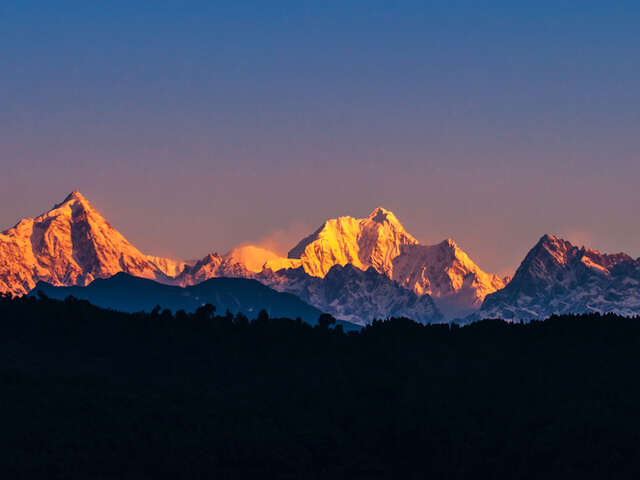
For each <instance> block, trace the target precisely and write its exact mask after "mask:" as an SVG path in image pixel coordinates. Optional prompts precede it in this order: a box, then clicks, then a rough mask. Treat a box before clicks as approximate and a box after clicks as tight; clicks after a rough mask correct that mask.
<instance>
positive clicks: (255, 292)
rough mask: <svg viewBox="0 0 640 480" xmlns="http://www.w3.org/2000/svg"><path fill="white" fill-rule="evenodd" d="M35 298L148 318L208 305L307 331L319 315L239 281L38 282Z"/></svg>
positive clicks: (290, 298)
mask: <svg viewBox="0 0 640 480" xmlns="http://www.w3.org/2000/svg"><path fill="white" fill-rule="evenodd" d="M39 293H43V294H45V295H46V296H47V297H50V298H56V299H60V300H64V299H65V298H67V297H69V296H72V297H75V298H78V299H82V300H88V301H89V302H91V303H92V304H94V305H97V306H99V307H103V308H109V309H112V310H118V311H121V312H129V313H133V312H151V311H152V310H153V309H154V308H156V306H158V307H160V308H161V309H169V310H171V311H172V312H174V313H175V312H177V311H179V310H184V311H185V312H189V313H190V312H195V311H196V310H197V309H198V308H199V307H201V306H203V305H206V304H210V305H213V306H214V307H215V308H216V311H217V312H218V314H220V315H224V314H225V312H226V311H229V312H231V313H232V314H237V313H242V314H243V315H246V316H247V317H248V318H250V319H253V318H255V317H256V316H257V315H258V313H259V312H260V311H261V310H265V311H266V312H267V314H268V315H270V316H271V317H273V318H293V319H295V318H301V319H302V320H304V321H305V322H307V323H309V324H311V325H315V324H316V323H317V321H318V318H319V317H320V315H322V313H323V312H321V311H320V310H318V309H317V308H314V307H312V306H310V305H308V304H306V303H304V302H303V301H302V300H300V299H299V298H298V297H296V296H295V295H292V294H290V293H281V292H276V291H275V290H272V289H271V288H269V287H266V286H264V285H263V284H261V283H260V282H258V281H256V280H250V279H245V278H212V279H209V280H206V281H204V282H202V283H199V284H197V285H193V286H190V287H186V288H182V287H177V286H171V285H163V284H160V283H158V282H154V281H153V280H147V279H144V278H138V277H133V276H131V275H127V274H126V273H118V274H117V275H114V276H113V277H111V278H107V279H97V280H94V281H93V282H92V283H90V284H89V285H88V286H86V287H54V286H52V285H49V284H48V283H44V282H39V283H38V284H37V285H36V287H35V288H34V289H33V290H32V291H31V293H30V295H38V294H39ZM339 323H340V324H342V325H343V326H344V328H345V329H347V330H349V329H354V328H359V327H358V326H357V325H354V324H352V323H349V322H343V321H339Z"/></svg>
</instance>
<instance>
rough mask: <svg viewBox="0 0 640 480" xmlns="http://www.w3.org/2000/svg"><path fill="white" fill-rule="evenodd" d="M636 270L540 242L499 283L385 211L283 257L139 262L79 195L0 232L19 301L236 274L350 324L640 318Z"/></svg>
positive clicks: (326, 230) (257, 252)
mask: <svg viewBox="0 0 640 480" xmlns="http://www.w3.org/2000/svg"><path fill="white" fill-rule="evenodd" d="M639 272H640V260H634V259H633V258H631V257H630V256H628V255H626V254H623V253H620V254H614V255H607V254H601V253H599V252H597V251H595V250H590V249H586V248H584V247H576V246H573V245H572V244H570V243H569V242H567V241H565V240H562V239H559V238H557V237H554V236H551V235H545V236H544V237H542V239H541V240H540V241H539V242H538V243H537V244H536V245H535V246H534V248H533V249H532V250H531V251H530V252H529V254H528V255H527V256H526V258H525V259H524V261H523V262H522V264H521V265H520V267H519V268H518V270H517V271H516V273H515V275H514V277H513V280H511V279H510V278H508V277H506V278H503V277H500V276H498V275H496V274H492V273H487V272H485V271H483V270H482V269H481V268H480V267H478V266H477V265H476V264H475V263H474V262H473V261H472V260H471V258H470V257H469V256H468V255H467V254H466V253H465V252H464V251H463V250H462V249H461V248H460V247H459V246H458V245H457V244H456V243H455V242H454V241H453V240H452V239H446V240H444V241H442V242H441V243H438V244H436V245H425V244H421V243H420V242H419V241H418V240H416V239H415V238H414V237H413V236H412V235H410V234H409V233H408V232H407V231H406V230H405V229H404V227H403V225H402V224H401V223H400V221H399V220H398V219H397V217H396V216H395V215H394V214H393V213H392V212H390V211H389V210H386V209H384V208H383V207H377V208H375V209H374V210H373V211H372V212H371V213H370V214H369V215H368V216H367V217H364V218H353V217H350V216H343V217H338V218H335V219H329V220H327V221H325V222H324V223H322V225H320V226H319V228H317V229H316V230H315V231H314V232H313V233H311V234H310V235H308V236H307V237H305V238H304V239H302V240H301V241H300V242H299V243H298V244H297V245H295V246H294V247H293V248H292V249H291V250H290V251H289V253H288V254H287V256H286V257H284V256H280V255H278V254H277V253H275V252H272V251H269V250H267V249H264V248H262V247H259V246H255V245H243V246H239V247H237V248H234V249H232V250H231V251H229V252H228V253H226V254H223V255H220V254H218V253H216V252H212V253H210V254H208V255H206V256H205V257H204V258H202V259H200V260H197V261H181V260H174V259H169V258H163V257H157V256H151V255H145V254H144V253H142V252H141V251H140V250H138V249H137V248H136V247H134V246H133V245H132V244H131V243H130V242H129V241H128V240H126V238H125V237H124V236H123V235H122V234H121V233H120V232H118V231H117V230H116V229H114V228H113V227H112V226H111V225H110V224H109V222H108V221H107V220H106V219H105V218H104V217H103V216H102V215H101V214H100V213H99V212H98V211H97V210H96V209H95V208H94V207H93V206H92V205H91V203H89V201H88V200H87V199H86V198H85V197H84V196H83V195H82V194H80V193H79V192H78V191H74V192H72V193H71V194H70V195H68V196H67V197H66V198H65V200H64V201H63V202H61V203H59V204H56V205H54V207H53V208H52V209H51V210H49V211H48V212H46V213H44V214H42V215H40V216H38V217H35V218H28V219H23V220H21V221H19V222H18V223H17V224H16V225H15V226H14V227H12V228H10V229H8V230H6V231H4V232H2V233H1V234H0V291H1V292H9V293H12V294H14V295H24V294H26V293H28V292H30V291H31V290H33V289H34V288H35V287H36V285H37V284H38V282H45V283H47V284H49V285H51V286H58V287H61V286H78V287H83V286H87V285H93V283H92V282H95V281H96V280H99V279H107V278H110V277H113V276H114V275H116V274H118V273H124V274H127V275H130V276H133V277H140V278H143V279H148V280H152V281H154V282H158V283H161V284H166V285H169V286H173V287H180V288H182V289H183V292H182V293H181V295H184V294H185V292H186V291H187V290H188V288H190V287H193V286H196V285H199V284H202V283H203V282H206V281H208V280H209V279H212V278H220V277H225V278H243V279H253V280H257V281H259V282H261V283H262V284H264V285H265V286H267V287H269V288H270V289H273V290H276V291H278V292H286V293H290V294H293V295H295V296H297V297H299V298H300V299H301V300H302V301H303V302H305V304H308V305H311V306H312V307H314V308H316V309H318V311H322V312H327V313H331V314H332V315H334V316H335V317H336V318H338V319H340V320H345V321H349V322H354V323H358V324H366V323H368V322H370V321H371V319H373V318H381V319H384V318H388V317H391V316H406V317H409V318H412V319H414V320H417V321H420V322H423V323H426V322H439V321H450V320H453V319H465V320H473V319H477V318H483V317H501V318H506V319H514V320H517V319H530V318H543V317H546V316H548V315H550V314H553V313H570V312H575V313H580V312H584V311H601V312H608V311H611V312H616V313H621V314H625V315H633V314H638V313H640V273H639ZM93 288H95V287H93ZM76 293H77V292H76ZM274 293H275V292H274ZM158 303H161V302H158ZM257 307H258V306H257V305H251V308H257ZM239 311H240V310H239ZM297 316H300V315H297Z"/></svg>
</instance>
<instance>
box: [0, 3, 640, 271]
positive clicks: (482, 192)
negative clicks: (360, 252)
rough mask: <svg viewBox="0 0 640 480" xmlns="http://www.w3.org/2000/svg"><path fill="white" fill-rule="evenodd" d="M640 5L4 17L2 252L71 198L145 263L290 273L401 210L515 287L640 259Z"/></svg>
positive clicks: (44, 12) (284, 8)
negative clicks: (574, 257)
mask: <svg viewBox="0 0 640 480" xmlns="http://www.w3.org/2000/svg"><path fill="white" fill-rule="evenodd" d="M639 23H640V6H638V5H637V4H636V3H632V2H619V3H617V4H616V5H608V4H602V3H600V2H590V1H589V2H581V4H580V5H579V6H575V5H569V4H565V3H562V2H546V1H543V2H538V3H536V4H535V6H533V5H532V6H519V5H512V4H510V3H505V4H501V5H499V4H494V5H492V6H491V7H488V6H478V5H477V2H471V1H460V2H458V1H456V2H440V3H438V2H434V3H424V2H413V1H409V2H403V3H402V4H401V5H400V4H394V3H392V2H382V1H373V2H369V3H368V4H367V7H366V8H365V7H363V6H362V5H361V4H355V3H350V2H339V3H338V2H333V1H330V2H326V3H324V4H322V5H319V4H316V3H315V2H281V3H280V4H279V5H278V6H275V5H270V6H265V5H259V4H254V3H251V2H234V3H233V4H230V5H224V4H217V5H216V4H212V3H209V2H194V3H190V5H189V6H188V7H185V6H181V5H179V4H177V3H174V2H167V3H164V4H162V5H161V6H156V7H155V8H154V9H150V8H148V6H145V5H143V4H142V3H138V2H128V3H127V4H126V5H119V6H116V5H110V6H108V7H107V6H105V7H104V8H101V7H98V6H95V5H88V4H83V3H80V2H59V3H57V4H56V5H55V6H53V5H51V4H49V3H48V2H30V4H29V5H27V6H25V5H10V6H6V5H5V6H2V7H0V26H2V29H1V31H2V35H3V43H4V44H5V45H10V46H11V48H9V49H5V50H4V51H3V52H2V54H1V55H2V57H1V58H2V59H3V62H2V63H1V64H0V75H1V76H2V82H1V83H0V145H2V147H1V149H0V153H1V155H0V166H1V167H2V175H1V176H0V192H2V196H1V199H2V201H1V202H0V230H5V229H7V228H9V227H11V226H13V225H14V224H15V223H16V221H17V220H19V219H20V218H24V217H34V216H36V215H38V214H40V213H43V212H44V211H46V210H48V209H49V208H50V207H51V206H52V205H53V204H54V203H57V202H60V201H61V200H62V199H63V198H64V197H65V196H66V195H67V194H68V193H69V192H70V191H72V190H74V189H78V190H80V191H81V192H82V193H83V194H84V195H85V196H86V197H87V198H88V199H89V200H90V201H91V202H92V203H93V204H94V205H95V207H96V208H97V209H98V210H99V211H100V212H101V213H103V214H104V215H105V217H106V218H107V219H108V220H109V221H110V222H111V223H112V224H113V225H114V227H116V228H117V229H118V230H120V231H121V232H122V233H123V234H124V235H125V236H126V237H127V238H128V239H129V240H130V241H131V242H132V243H133V244H134V245H135V246H137V247H138V248H139V249H141V250H142V251H143V252H145V253H149V254H154V255H163V256H170V257H175V258H182V259H192V258H198V257H200V256H203V255H204V254H206V253H208V252H210V251H218V252H220V253H222V252H225V251H227V250H229V249H231V248H233V247H234V246H237V245H240V244H247V243H254V244H261V245H266V246H270V248H274V249H276V250H277V251H278V252H279V253H284V252H286V250H287V249H288V248H291V247H292V246H294V245H295V244H296V243H297V242H298V240H300V239H301V238H302V237H303V236H305V235H308V234H309V233H311V232H312V231H314V230H315V229H316V228H317V227H318V226H319V225H320V224H321V223H322V222H323V221H324V220H326V219H328V218H334V217H337V216H342V215H351V216H355V217H363V216H366V215H368V214H369V212H370V211H371V210H373V209H374V208H375V207H376V206H378V205H382V206H384V207H385V208H387V209H389V210H391V211H393V212H394V213H395V214H396V216H397V217H398V219H399V220H400V221H401V222H402V223H403V225H404V226H405V228H406V230H407V231H408V232H409V233H411V234H412V235H413V236H415V237H416V238H417V239H418V240H420V241H421V242H424V243H427V244H434V243H438V242H440V241H442V240H444V239H445V238H447V237H451V238H453V239H454V240H455V241H456V242H457V243H458V244H459V245H460V246H461V248H463V249H464V250H465V251H466V252H467V253H468V254H469V255H470V257H471V258H472V259H473V260H474V261H475V262H476V263H477V264H478V265H479V266H480V267H481V268H483V269H484V270H486V271H491V272H496V273H500V274H506V273H513V271H514V270H515V268H516V267H517V265H518V264H519V262H520V261H521V260H522V259H523V257H524V255H525V254H526V252H527V251H528V250H529V249H530V248H531V247H532V246H533V245H534V243H535V242H536V241H537V240H538V239H539V238H540V237H541V236H542V235H543V234H544V233H552V234H556V235H558V236H561V237H563V238H566V239H568V240H570V241H572V242H573V243H576V244H579V245H586V246H588V247H591V248H595V249H598V250H601V251H604V252H619V251H624V252H627V253H628V254H630V255H632V256H633V257H634V258H636V257H638V256H640V244H639V242H638V239H639V238H640V224H639V223H638V222H637V221H636V219H637V205H638V204H639V203H640V202H639V200H640V198H639V195H638V192H637V179H638V178H640V158H639V153H640V135H638V131H639V127H640V90H639V89H638V87H637V86H638V85H639V84H640V57H639V56H638V55H637V52H638V50H639V47H640V40H639V39H638V35H637V25H638V24H639Z"/></svg>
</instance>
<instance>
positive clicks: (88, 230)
mask: <svg viewBox="0 0 640 480" xmlns="http://www.w3.org/2000/svg"><path fill="white" fill-rule="evenodd" d="M121 271H124V272H127V273H131V274H132V275H136V276H140V277H145V278H152V279H165V277H166V276H165V275H164V273H163V272H162V271H161V270H160V269H159V268H158V267H157V266H156V265H155V264H154V263H152V262H150V261H149V260H148V259H147V258H146V256H145V255H143V254H142V253H141V252H140V251H139V250H138V249H137V248H135V247H134V246H133V245H131V243H129V242H128V241H127V239H126V238H124V236H123V235H122V234H121V233H120V232H118V231H117V230H116V229H115V228H113V227H112V226H111V225H110V224H109V222H107V221H106V220H105V218H104V217H103V216H102V215H101V214H100V213H98V211H97V210H96V209H95V208H94V207H93V206H92V205H91V203H89V201H88V200H87V199H86V198H85V197H84V196H83V195H82V194H81V193H80V192H78V191H77V190H74V191H73V192H71V193H70V194H69V195H68V196H67V197H66V198H65V199H64V200H63V201H62V202H61V203H59V204H56V205H54V207H53V208H52V209H51V210H49V211H48V212H46V213H43V214H42V215H40V216H38V217H35V218H26V219H23V220H21V221H19V222H18V223H17V224H16V226H14V227H13V228H10V229H9V230H6V231H4V232H3V233H2V234H0V290H3V291H8V292H11V293H14V294H23V293H26V292H28V291H29V290H30V289H31V288H33V287H34V286H35V284H36V283H37V282H38V281H46V282H48V283H51V284H53V285H86V284H88V283H90V282H91V281H93V280H94V279H95V278H106V277H110V276H112V275H115V274H116V273H118V272H121Z"/></svg>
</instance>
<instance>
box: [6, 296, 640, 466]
mask: <svg viewBox="0 0 640 480" xmlns="http://www.w3.org/2000/svg"><path fill="white" fill-rule="evenodd" d="M639 320H640V319H638V318H633V319H628V318H622V317H617V316H614V315H603V316H601V315H580V316H562V317H552V318H551V319H549V320H546V321H544V322H531V323H528V324H508V323H505V322H502V321H499V320H485V321H482V322H478V323H475V324H472V325H469V326H465V327H462V328H460V327H457V326H448V325H428V326H423V325H420V324H417V323H414V322H412V321H410V320H408V319H392V320H389V321H386V322H380V321H374V322H373V324H372V325H370V326H368V327H365V328H364V329H363V330H362V331H360V332H344V331H343V329H342V328H341V326H340V325H338V326H336V325H334V323H333V322H334V319H333V318H332V317H330V316H323V317H322V318H320V319H319V322H318V325H316V326H313V327H312V326H310V325H308V324H306V323H304V322H302V321H301V320H291V319H274V318H269V316H268V315H267V314H266V312H261V313H260V314H259V315H258V317H257V318H256V319H255V320H253V321H249V319H248V318H247V317H246V316H244V315H241V314H240V315H237V316H234V315H231V314H226V315H225V314H224V313H223V312H216V311H215V308H214V307H212V306H210V305H209V306H205V307H202V308H200V309H198V310H197V311H196V312H194V313H191V314H187V313H185V312H177V313H176V314H175V315H173V314H172V313H171V312H169V311H162V310H160V309H159V308H158V309H156V310H154V311H153V312H152V313H139V314H126V313H119V312H115V311H110V310H104V309H100V308H97V307H94V306H92V305H90V304H89V303H88V302H86V301H80V300H75V299H73V298H69V299H67V300H65V301H60V300H52V299H48V298H44V297H43V298H39V299H38V298H28V297H24V298H18V299H9V298H7V297H2V298H1V299H0V384H1V392H2V394H1V395H0V416H1V421H2V428H1V429H0V442H1V444H0V471H1V472H3V475H2V476H3V477H4V478H31V477H39V478H72V479H76V478H77V479H91V478H101V479H102V478H132V479H133V478H136V479H137V478H214V477H215V478H238V477H239V476H241V475H242V476H248V475H250V476H254V477H256V478H311V479H313V478H363V479H364V478H425V477H426V476H429V477H431V478H468V477H471V476H473V477H474V478H523V479H528V478H563V479H566V478H624V477H630V478H631V477H633V476H634V474H637V473H638V472H640V415H639V414H638V412H639V411H640V410H639V409H640V387H639V386H638V381H637V378H636V376H637V375H636V372H637V371H638V367H640V361H639V360H640V321H639Z"/></svg>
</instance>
